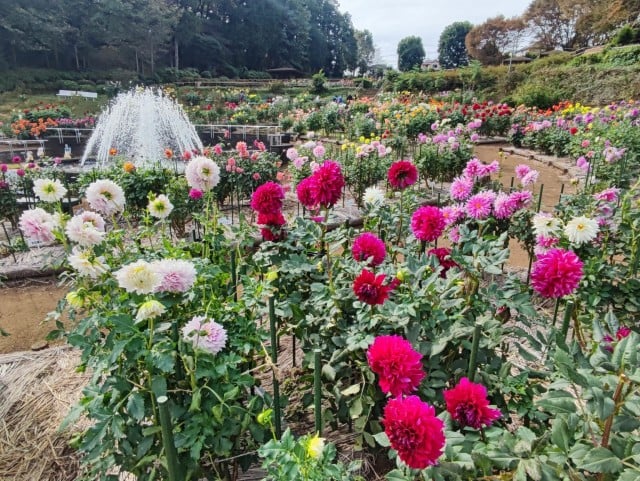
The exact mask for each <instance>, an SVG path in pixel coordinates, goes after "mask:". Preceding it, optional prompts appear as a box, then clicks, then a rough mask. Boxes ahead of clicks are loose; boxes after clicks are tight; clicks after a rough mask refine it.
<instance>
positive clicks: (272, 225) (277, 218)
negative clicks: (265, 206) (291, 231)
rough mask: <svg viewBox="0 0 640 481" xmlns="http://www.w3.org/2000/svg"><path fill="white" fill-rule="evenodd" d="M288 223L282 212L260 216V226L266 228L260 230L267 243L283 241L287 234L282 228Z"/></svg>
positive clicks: (261, 214)
mask: <svg viewBox="0 0 640 481" xmlns="http://www.w3.org/2000/svg"><path fill="white" fill-rule="evenodd" d="M286 223H287V221H286V220H285V218H284V216H283V215H282V212H280V211H276V212H270V213H268V214H263V213H260V214H258V224H260V225H263V226H264V227H262V228H260V234H262V238H263V239H264V240H266V241H271V242H275V241H279V240H281V239H283V238H284V237H285V235H286V232H285V230H284V229H283V228H282V226H283V225H285V224H286Z"/></svg>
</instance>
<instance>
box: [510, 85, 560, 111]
mask: <svg viewBox="0 0 640 481" xmlns="http://www.w3.org/2000/svg"><path fill="white" fill-rule="evenodd" d="M564 98H565V97H564V94H563V93H562V90H560V89H559V88H558V87H556V86H554V85H548V84H544V83H537V84H534V83H526V84H524V85H522V86H520V87H519V88H518V89H516V91H515V92H514V93H513V100H514V102H515V103H517V104H523V105H526V106H528V107H537V108H539V109H548V108H551V107H552V106H553V105H555V104H557V103H558V102H560V101H561V100H564Z"/></svg>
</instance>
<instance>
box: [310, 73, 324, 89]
mask: <svg viewBox="0 0 640 481" xmlns="http://www.w3.org/2000/svg"><path fill="white" fill-rule="evenodd" d="M326 81H327V77H326V76H325V74H324V72H323V71H322V70H320V71H319V72H318V73H315V74H313V75H312V76H311V93H312V94H321V93H324V92H326V91H327V87H326V86H325V82H326Z"/></svg>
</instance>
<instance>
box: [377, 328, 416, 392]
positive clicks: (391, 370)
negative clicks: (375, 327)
mask: <svg viewBox="0 0 640 481" xmlns="http://www.w3.org/2000/svg"><path fill="white" fill-rule="evenodd" d="M367 362H368V363H369V367H370V368H371V370H372V371H373V372H374V373H376V374H377V375H378V376H379V383H380V389H382V392H384V393H385V394H387V393H390V394H391V395H392V396H394V397H396V396H401V395H403V394H405V395H406V394H410V393H412V392H413V391H415V390H416V389H417V388H418V386H419V385H420V382H422V380H423V379H424V376H425V372H424V369H423V367H422V354H420V353H419V352H417V351H415V350H414V349H413V347H412V346H411V343H410V342H409V341H407V340H406V339H404V338H403V337H401V336H396V335H391V336H378V337H376V338H375V340H374V341H373V344H371V346H369V349H368V350H367Z"/></svg>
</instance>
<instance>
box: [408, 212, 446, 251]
mask: <svg viewBox="0 0 640 481" xmlns="http://www.w3.org/2000/svg"><path fill="white" fill-rule="evenodd" d="M444 228H445V220H444V215H442V211H441V210H440V209H439V208H437V207H433V206H430V205H427V206H424V207H420V208H419V209H417V210H416V211H415V212H414V213H413V215H412V216H411V230H412V231H413V235H414V236H416V239H418V240H421V241H425V242H433V241H434V240H436V239H437V238H438V237H440V236H441V235H442V233H443V232H444Z"/></svg>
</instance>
